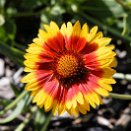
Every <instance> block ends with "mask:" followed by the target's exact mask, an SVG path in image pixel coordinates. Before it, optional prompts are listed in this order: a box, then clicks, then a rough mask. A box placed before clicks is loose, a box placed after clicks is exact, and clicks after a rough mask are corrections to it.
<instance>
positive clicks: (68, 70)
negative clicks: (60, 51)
mask: <svg viewBox="0 0 131 131" xmlns="http://www.w3.org/2000/svg"><path fill="white" fill-rule="evenodd" d="M78 66H79V62H78V59H77V58H76V57H75V56H74V55H70V54H68V55H63V56H61V57H60V59H59V61H58V63H57V69H56V70H57V72H58V74H59V75H61V76H62V77H64V78H68V77H71V76H75V75H76V74H77V71H78Z"/></svg>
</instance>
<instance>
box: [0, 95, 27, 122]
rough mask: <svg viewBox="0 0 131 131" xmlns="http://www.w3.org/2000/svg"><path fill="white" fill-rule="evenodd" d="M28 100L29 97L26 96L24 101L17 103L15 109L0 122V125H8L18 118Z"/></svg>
mask: <svg viewBox="0 0 131 131" xmlns="http://www.w3.org/2000/svg"><path fill="white" fill-rule="evenodd" d="M28 98H29V95H27V96H26V97H25V98H24V99H22V100H21V101H19V103H18V104H17V106H16V108H15V109H14V110H13V111H12V113H11V114H10V115H9V116H8V117H6V118H5V119H1V120H0V124H5V123H8V122H10V121H12V120H14V119H15V118H16V117H18V116H19V115H20V114H21V113H22V111H23V108H24V107H25V105H26V102H27V100H28Z"/></svg>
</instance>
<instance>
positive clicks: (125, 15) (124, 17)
mask: <svg viewBox="0 0 131 131" xmlns="http://www.w3.org/2000/svg"><path fill="white" fill-rule="evenodd" d="M126 20H127V14H124V16H123V31H122V33H121V35H122V36H124V35H125V34H126V32H127V25H126V23H127V22H126Z"/></svg>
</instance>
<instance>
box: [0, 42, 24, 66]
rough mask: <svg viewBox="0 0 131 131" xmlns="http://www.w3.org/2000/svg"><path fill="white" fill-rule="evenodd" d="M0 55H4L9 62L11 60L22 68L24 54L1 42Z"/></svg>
mask: <svg viewBox="0 0 131 131" xmlns="http://www.w3.org/2000/svg"><path fill="white" fill-rule="evenodd" d="M0 53H1V54H3V55H5V56H6V57H9V58H10V59H11V60H13V61H14V62H15V63H16V64H18V65H20V66H23V60H24V58H23V55H24V53H23V52H22V51H20V50H18V49H16V48H13V47H10V46H8V45H6V44H4V43H2V41H0Z"/></svg>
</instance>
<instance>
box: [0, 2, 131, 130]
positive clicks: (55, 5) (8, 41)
mask: <svg viewBox="0 0 131 131" xmlns="http://www.w3.org/2000/svg"><path fill="white" fill-rule="evenodd" d="M51 20H54V21H56V23H58V25H61V24H62V23H63V22H67V21H72V22H73V23H74V22H75V21H76V20H80V22H81V24H83V23H85V22H87V23H88V24H89V26H90V27H92V26H93V25H98V26H99V30H102V31H103V32H104V35H105V36H109V37H112V43H114V45H115V46H116V52H117V61H118V66H117V72H120V73H130V74H131V68H130V65H131V0H0V54H1V57H2V58H6V57H7V58H9V59H10V60H11V61H13V63H15V70H17V69H19V68H21V67H23V60H24V58H23V55H24V53H25V49H26V48H27V46H28V44H29V43H31V41H32V38H34V37H36V35H37V32H38V29H39V28H41V27H42V25H43V23H49V22H50V21H51ZM123 51H124V52H125V54H126V55H124V56H122V55H121V53H122V52H123ZM22 75H23V74H22ZM116 86H119V87H120V86H122V85H120V84H117V85H115V87H116ZM11 88H12V90H13V91H14V94H15V95H14V97H13V98H12V99H3V98H1V97H0V110H1V111H0V115H1V117H0V124H4V125H10V124H11V123H12V122H15V124H14V127H12V128H10V130H16V131H21V130H23V129H25V130H36V131H42V130H46V129H47V126H48V124H49V121H50V118H51V115H50V114H49V113H45V112H44V111H43V110H40V109H39V108H38V107H36V106H35V105H32V104H31V99H30V98H29V95H28V93H27V92H25V91H24V90H23V89H24V85H22V84H20V82H19V83H17V84H16V83H13V82H12V83H11ZM114 92H118V93H125V92H127V90H126V88H125V89H120V88H115V89H114ZM9 110H11V113H10V112H9ZM20 115H21V116H23V119H19V116H20Z"/></svg>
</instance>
